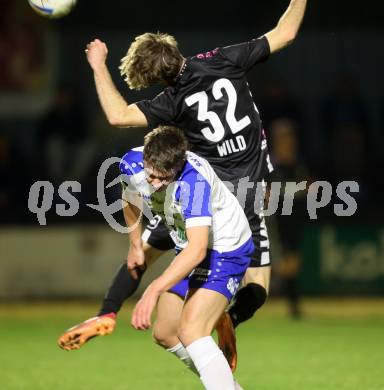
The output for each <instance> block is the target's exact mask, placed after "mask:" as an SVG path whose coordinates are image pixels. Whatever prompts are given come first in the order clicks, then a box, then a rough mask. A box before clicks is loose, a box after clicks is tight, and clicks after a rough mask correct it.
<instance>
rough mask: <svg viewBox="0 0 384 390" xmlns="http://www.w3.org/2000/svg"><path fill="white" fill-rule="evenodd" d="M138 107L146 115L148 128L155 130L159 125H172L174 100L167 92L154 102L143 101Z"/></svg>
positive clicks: (158, 96)
mask: <svg viewBox="0 0 384 390" xmlns="http://www.w3.org/2000/svg"><path fill="white" fill-rule="evenodd" d="M136 105H137V107H139V109H140V110H141V111H142V113H143V114H144V115H145V117H146V119H147V122H148V127H150V128H155V127H157V126H159V125H170V124H172V120H173V118H174V112H175V109H174V104H173V99H172V97H171V96H170V94H169V93H168V92H167V90H165V91H163V92H161V93H160V94H158V95H157V96H156V97H155V98H154V99H152V100H141V101H139V102H137V103H136Z"/></svg>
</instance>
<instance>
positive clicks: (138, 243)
mask: <svg viewBox="0 0 384 390" xmlns="http://www.w3.org/2000/svg"><path fill="white" fill-rule="evenodd" d="M131 196H132V195H131ZM140 202H141V203H142V199H141V198H139V197H138V196H136V199H135V201H134V203H135V205H137V206H138V207H137V206H135V205H133V204H132V203H131V202H128V201H126V200H124V193H123V213H124V220H125V223H126V224H127V227H128V229H129V230H128V231H129V250H128V256H127V267H128V271H129V273H130V274H131V275H132V277H133V278H134V279H137V278H138V274H137V270H138V268H140V269H144V267H145V255H144V248H143V242H142V239H141V230H142V224H141V220H142V213H141V211H140ZM141 209H142V206H141Z"/></svg>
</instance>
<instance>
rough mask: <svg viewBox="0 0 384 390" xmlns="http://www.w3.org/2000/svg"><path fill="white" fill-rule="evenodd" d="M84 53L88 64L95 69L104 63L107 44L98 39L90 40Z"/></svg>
mask: <svg viewBox="0 0 384 390" xmlns="http://www.w3.org/2000/svg"><path fill="white" fill-rule="evenodd" d="M85 55H86V56H87V60H88V62H89V65H91V68H92V69H94V70H95V69H97V68H98V67H99V66H102V65H104V64H105V61H106V59H107V55H108V48H107V45H106V44H105V43H104V42H102V41H100V39H95V40H93V41H92V42H90V43H88V45H87V47H86V49H85Z"/></svg>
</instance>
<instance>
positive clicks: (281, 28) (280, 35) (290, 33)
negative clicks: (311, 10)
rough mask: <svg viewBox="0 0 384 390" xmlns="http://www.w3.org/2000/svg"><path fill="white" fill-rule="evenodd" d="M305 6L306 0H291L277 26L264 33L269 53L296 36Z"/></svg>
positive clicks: (282, 46)
mask: <svg viewBox="0 0 384 390" xmlns="http://www.w3.org/2000/svg"><path fill="white" fill-rule="evenodd" d="M306 6H307V0H291V2H290V4H289V6H288V8H287V10H286V11H285V12H284V14H283V16H282V17H281V18H280V20H279V22H278V23H277V26H276V27H275V28H274V29H273V30H271V31H269V32H268V33H267V34H265V36H266V38H267V39H268V43H269V47H270V49H271V53H274V52H276V51H278V50H280V49H282V48H284V47H285V46H287V45H289V44H290V43H291V42H292V41H293V40H294V39H295V38H296V35H297V32H298V31H299V28H300V25H301V22H302V21H303V17H304V12H305V8H306Z"/></svg>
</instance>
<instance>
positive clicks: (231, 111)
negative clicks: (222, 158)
mask: <svg viewBox="0 0 384 390" xmlns="http://www.w3.org/2000/svg"><path fill="white" fill-rule="evenodd" d="M223 90H225V92H226V94H227V96H228V105H227V109H226V113H225V120H226V122H227V123H228V126H229V128H230V129H231V131H232V133H233V134H236V133H238V132H239V131H241V130H243V129H244V128H245V127H247V126H248V125H249V124H250V123H251V119H250V118H249V116H248V115H246V116H244V117H243V118H241V119H236V117H235V111H236V104H237V93H236V90H235V88H234V86H233V84H232V83H231V82H230V81H229V80H228V79H224V78H223V79H219V80H217V81H215V83H214V84H213V87H212V94H213V97H214V98H215V100H219V99H221V98H222V97H223ZM185 102H186V104H187V105H188V106H189V107H191V106H193V105H194V104H196V103H197V104H198V109H197V119H198V120H199V121H201V122H204V121H206V120H208V121H209V122H210V124H211V126H212V129H211V128H210V127H208V126H207V127H204V128H203V129H202V130H201V132H202V133H203V135H204V137H205V138H206V139H207V140H209V141H211V142H220V141H221V140H222V139H223V138H224V135H225V128H224V125H223V123H222V122H221V120H220V118H219V116H218V115H217V114H216V113H215V112H214V111H209V110H208V95H207V93H206V92H205V91H201V92H197V93H194V94H193V95H191V96H188V97H187V98H186V99H185ZM236 138H238V137H236ZM241 138H242V140H241V142H239V146H240V147H242V146H244V148H245V140H244V138H243V137H241ZM231 141H232V140H231ZM223 146H224V145H223ZM232 146H234V145H232ZM227 149H229V150H230V151H231V149H232V150H233V149H234V148H233V147H232V148H231V147H229V146H228V145H227ZM233 151H235V150H233ZM219 152H220V150H219ZM220 154H221V152H220ZM225 154H227V153H225Z"/></svg>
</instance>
